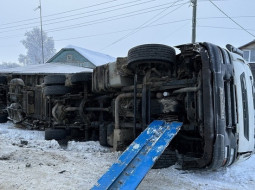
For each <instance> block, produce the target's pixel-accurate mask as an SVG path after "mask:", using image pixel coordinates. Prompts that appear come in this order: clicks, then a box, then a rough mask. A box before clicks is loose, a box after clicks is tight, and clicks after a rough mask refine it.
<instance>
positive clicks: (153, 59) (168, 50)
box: [127, 44, 176, 70]
mask: <svg viewBox="0 0 255 190" xmlns="http://www.w3.org/2000/svg"><path fill="white" fill-rule="evenodd" d="M175 61H176V53H175V49H174V48H172V47H170V46H166V45H162V44H144V45H140V46H136V47H134V48H132V49H130V50H129V51H128V65H127V66H128V68H129V69H131V70H135V69H136V67H140V66H141V65H142V66H143V65H148V64H151V65H152V66H153V67H155V66H156V67H161V68H162V69H168V68H169V66H170V64H171V63H175Z"/></svg>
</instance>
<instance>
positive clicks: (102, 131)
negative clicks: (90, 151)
mask: <svg viewBox="0 0 255 190" xmlns="http://www.w3.org/2000/svg"><path fill="white" fill-rule="evenodd" d="M99 144H100V145H102V146H108V143H107V126H106V125H103V124H101V125H99Z"/></svg>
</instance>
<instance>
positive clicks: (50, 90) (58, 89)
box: [43, 85, 71, 96]
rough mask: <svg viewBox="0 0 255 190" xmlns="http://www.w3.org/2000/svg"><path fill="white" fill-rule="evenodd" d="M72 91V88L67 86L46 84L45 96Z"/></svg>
mask: <svg viewBox="0 0 255 190" xmlns="http://www.w3.org/2000/svg"><path fill="white" fill-rule="evenodd" d="M70 92H71V88H70V87H67V86H60V85H56V86H45V87H44V88H43V94H44V95H45V96H54V95H65V94H67V93H70Z"/></svg>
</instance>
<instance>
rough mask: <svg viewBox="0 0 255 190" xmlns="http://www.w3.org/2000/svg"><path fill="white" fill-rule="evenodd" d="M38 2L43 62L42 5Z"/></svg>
mask: <svg viewBox="0 0 255 190" xmlns="http://www.w3.org/2000/svg"><path fill="white" fill-rule="evenodd" d="M39 2H40V21H41V40H42V61H43V62H42V63H43V64H44V50H43V30H42V5H41V0H39Z"/></svg>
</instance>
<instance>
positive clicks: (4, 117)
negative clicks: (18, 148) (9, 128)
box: [0, 113, 8, 123]
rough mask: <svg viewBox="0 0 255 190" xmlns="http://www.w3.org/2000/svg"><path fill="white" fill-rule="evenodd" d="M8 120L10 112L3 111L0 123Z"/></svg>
mask: <svg viewBox="0 0 255 190" xmlns="http://www.w3.org/2000/svg"><path fill="white" fill-rule="evenodd" d="M7 121H8V114H7V113H2V114H1V115H0V123H6V122H7Z"/></svg>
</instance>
